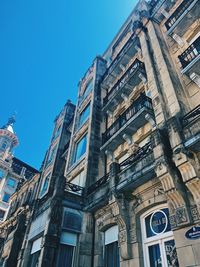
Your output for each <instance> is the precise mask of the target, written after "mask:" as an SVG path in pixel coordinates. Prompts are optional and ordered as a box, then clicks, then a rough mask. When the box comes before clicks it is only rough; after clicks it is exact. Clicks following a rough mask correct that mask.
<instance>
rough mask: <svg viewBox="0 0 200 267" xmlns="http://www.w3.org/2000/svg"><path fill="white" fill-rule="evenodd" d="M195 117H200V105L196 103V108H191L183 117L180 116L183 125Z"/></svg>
mask: <svg viewBox="0 0 200 267" xmlns="http://www.w3.org/2000/svg"><path fill="white" fill-rule="evenodd" d="M197 118H200V105H198V106H197V107H196V108H194V109H193V110H191V111H190V112H189V113H187V114H186V115H185V116H184V117H183V118H182V124H183V126H184V127H185V126H187V125H188V124H190V123H191V122H193V121H194V120H196V119H197Z"/></svg>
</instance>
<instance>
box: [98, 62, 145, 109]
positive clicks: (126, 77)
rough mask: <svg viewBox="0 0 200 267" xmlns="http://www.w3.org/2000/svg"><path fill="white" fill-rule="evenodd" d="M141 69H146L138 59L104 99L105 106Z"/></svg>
mask: <svg viewBox="0 0 200 267" xmlns="http://www.w3.org/2000/svg"><path fill="white" fill-rule="evenodd" d="M139 69H144V63H143V62H141V61H140V60H139V59H136V60H135V61H134V62H133V63H132V64H131V65H130V67H129V68H128V70H127V71H126V72H125V73H124V74H123V75H122V77H121V78H120V79H119V80H118V81H117V82H116V83H115V84H114V86H113V87H112V89H111V90H110V91H109V92H108V93H107V95H106V96H105V97H104V99H103V105H106V104H107V102H108V101H109V100H110V99H111V98H112V97H113V96H114V95H115V94H116V93H117V92H118V91H119V90H120V89H121V88H122V87H123V86H124V85H125V84H126V83H127V82H128V80H129V79H130V77H132V76H133V75H134V74H135V73H136V72H137V71H138V70H139Z"/></svg>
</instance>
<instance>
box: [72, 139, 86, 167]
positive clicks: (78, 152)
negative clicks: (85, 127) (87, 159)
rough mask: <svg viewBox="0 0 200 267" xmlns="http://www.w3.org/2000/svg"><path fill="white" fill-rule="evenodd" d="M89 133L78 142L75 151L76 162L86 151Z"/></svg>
mask: <svg viewBox="0 0 200 267" xmlns="http://www.w3.org/2000/svg"><path fill="white" fill-rule="evenodd" d="M86 146H87V134H86V135H85V136H84V137H83V138H82V139H81V140H80V141H79V142H78V143H77V145H76V147H75V153H74V162H76V161H77V160H79V159H80V158H81V157H82V156H83V155H84V154H85V152H86Z"/></svg>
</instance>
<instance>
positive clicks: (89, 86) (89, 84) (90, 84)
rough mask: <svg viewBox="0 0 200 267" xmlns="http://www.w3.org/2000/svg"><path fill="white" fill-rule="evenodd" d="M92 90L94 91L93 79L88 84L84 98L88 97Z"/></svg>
mask: <svg viewBox="0 0 200 267" xmlns="http://www.w3.org/2000/svg"><path fill="white" fill-rule="evenodd" d="M91 91H92V80H91V81H89V82H88V84H87V86H86V88H85V91H84V93H83V99H84V98H86V97H87V96H88V95H89V93H90V92H91Z"/></svg>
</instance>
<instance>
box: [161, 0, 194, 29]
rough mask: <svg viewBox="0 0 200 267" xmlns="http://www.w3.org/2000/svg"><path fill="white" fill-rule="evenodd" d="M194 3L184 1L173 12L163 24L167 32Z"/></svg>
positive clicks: (189, 0) (192, 0) (187, 0)
mask: <svg viewBox="0 0 200 267" xmlns="http://www.w3.org/2000/svg"><path fill="white" fill-rule="evenodd" d="M192 2H194V0H184V1H183V2H182V3H181V4H180V5H179V6H178V7H177V9H176V10H175V11H174V13H173V14H172V15H171V16H170V17H169V18H168V20H167V21H166V22H165V26H166V28H167V30H169V29H170V28H171V27H172V26H173V25H174V24H175V23H176V21H177V20H178V19H179V18H180V17H181V15H182V14H183V13H184V12H185V11H186V10H187V9H188V8H189V6H190V5H191V4H192Z"/></svg>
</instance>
